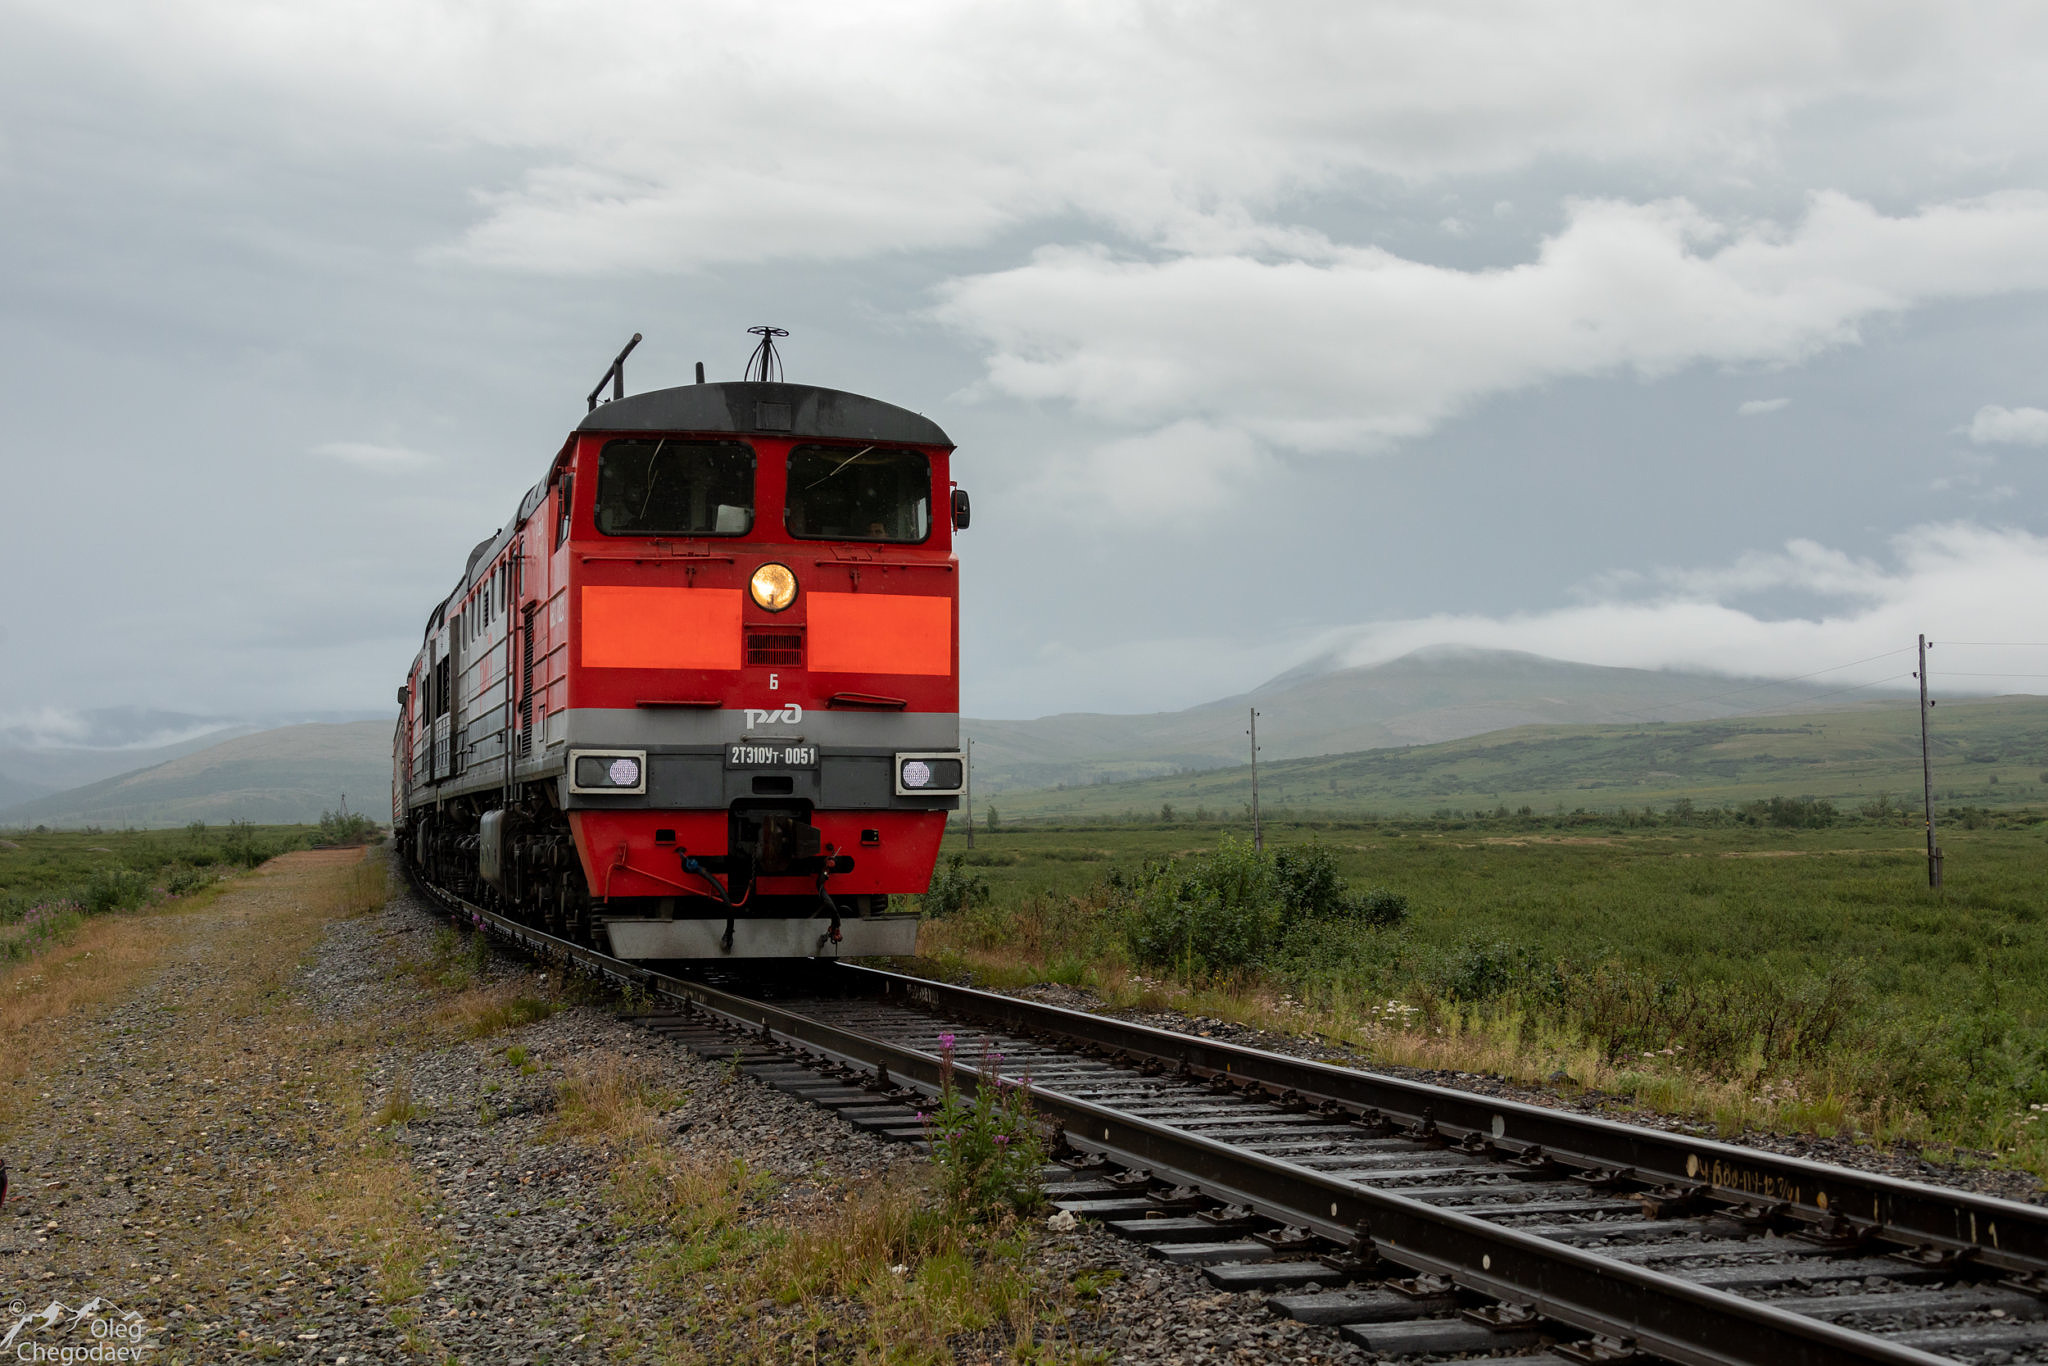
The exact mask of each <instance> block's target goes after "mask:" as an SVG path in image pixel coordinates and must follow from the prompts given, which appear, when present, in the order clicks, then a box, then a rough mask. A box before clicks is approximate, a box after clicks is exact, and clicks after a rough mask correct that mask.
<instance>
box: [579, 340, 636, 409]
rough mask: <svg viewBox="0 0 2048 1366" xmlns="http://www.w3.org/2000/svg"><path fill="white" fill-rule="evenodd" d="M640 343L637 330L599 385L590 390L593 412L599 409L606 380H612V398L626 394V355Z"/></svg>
mask: <svg viewBox="0 0 2048 1366" xmlns="http://www.w3.org/2000/svg"><path fill="white" fill-rule="evenodd" d="M639 344H640V334H639V333H638V332H635V333H634V334H633V340H631V341H629V342H627V343H626V349H625V350H623V351H621V352H619V355H618V359H617V360H614V361H613V362H612V364H611V368H610V369H609V370H607V371H605V372H604V378H603V379H600V380H599V381H598V382H597V387H596V388H595V389H592V390H591V391H590V411H591V412H593V413H594V412H596V411H597V396H598V395H599V394H601V393H603V392H604V386H605V383H606V381H610V383H611V386H612V400H617V399H622V398H624V397H625V396H626V357H628V356H630V355H632V354H633V348H634V347H636V346H638V345H639ZM608 401H611V400H608Z"/></svg>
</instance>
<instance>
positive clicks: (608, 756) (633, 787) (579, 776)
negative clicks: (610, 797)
mask: <svg viewBox="0 0 2048 1366" xmlns="http://www.w3.org/2000/svg"><path fill="white" fill-rule="evenodd" d="M569 790H570V791H571V792H608V793H617V794H625V793H631V794H634V795H640V794H644V793H645V792H646V791H647V755H646V754H645V752H641V751H636V752H634V753H630V754H621V753H619V752H618V751H617V750H611V751H606V750H577V751H575V752H573V753H571V754H570V756H569Z"/></svg>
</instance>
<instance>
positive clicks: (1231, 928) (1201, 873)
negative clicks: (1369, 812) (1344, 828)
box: [1105, 837, 1408, 981]
mask: <svg viewBox="0 0 2048 1366" xmlns="http://www.w3.org/2000/svg"><path fill="white" fill-rule="evenodd" d="M1105 885H1106V888H1107V890H1108V892H1109V895H1110V898H1111V900H1112V904H1116V903H1118V902H1119V901H1120V903H1121V914H1122V921H1123V929H1124V937H1125V940H1126V942H1127V944H1128V946H1129V949H1130V953H1131V957H1132V958H1133V959H1134V960H1135V961H1137V962H1139V963H1143V964H1146V965H1148V966H1153V967H1165V968H1172V969H1174V970H1176V971H1177V972H1178V973H1179V974H1180V975H1181V976H1182V977H1183V978H1185V979H1187V980H1190V981H1192V980H1194V979H1196V978H1200V977H1213V976H1217V975H1228V974H1231V973H1236V972H1242V971H1245V970H1248V969H1252V968H1257V967H1262V966H1267V965H1269V964H1271V963H1272V962H1273V961H1275V960H1276V958H1277V957H1279V956H1283V955H1282V946H1283V944H1284V945H1290V946H1291V948H1290V949H1289V950H1288V952H1291V953H1293V954H1294V955H1295V956H1299V955H1300V954H1301V953H1303V952H1305V951H1312V943H1311V942H1310V941H1312V940H1313V939H1314V938H1315V937H1316V936H1318V935H1322V934H1326V933H1327V932H1328V931H1330V930H1333V929H1335V928H1336V927H1338V926H1342V925H1366V926H1386V925H1392V924H1397V923H1399V921H1400V920H1401V919H1402V918H1403V917H1405V916H1406V915H1407V913H1408V900H1407V898H1406V897H1403V896H1401V895H1399V894H1398V893H1395V892H1389V891H1387V890H1386V889H1385V888H1377V887H1376V888H1374V889H1372V890H1371V891H1369V892H1366V893H1365V894H1363V895H1356V894H1354V893H1352V891H1351V890H1350V889H1349V887H1348V886H1346V884H1345V881H1344V878H1343V877H1342V875H1340V874H1339V873H1338V872H1337V860H1336V857H1335V856H1334V855H1333V854H1332V853H1331V852H1330V851H1329V850H1328V849H1326V848H1324V847H1323V846H1321V845H1318V844H1309V845H1303V846H1300V847H1298V848H1293V849H1282V850H1280V851H1279V852H1277V853H1270V854H1269V853H1264V852H1261V851H1259V850H1256V849H1254V848H1253V847H1252V846H1251V845H1250V844H1248V843H1246V842H1245V841H1243V840H1239V839H1232V838H1229V837H1226V838H1225V839H1224V840H1223V842H1222V843H1221V844H1220V845H1218V846H1217V848H1216V851H1215V852H1214V853H1212V854H1209V855H1206V856H1200V855H1198V856H1194V857H1189V858H1182V859H1176V860H1173V861H1172V862H1169V863H1165V864H1151V865H1148V866H1147V867H1146V868H1145V869H1143V870H1142V871H1141V872H1140V873H1139V874H1138V875H1137V876H1136V877H1135V878H1128V877H1123V876H1120V875H1114V874H1113V875H1112V876H1111V877H1110V878H1109V879H1108V880H1107V882H1106V884H1105Z"/></svg>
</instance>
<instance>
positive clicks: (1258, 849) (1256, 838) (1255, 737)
mask: <svg viewBox="0 0 2048 1366" xmlns="http://www.w3.org/2000/svg"><path fill="white" fill-rule="evenodd" d="M1251 712H1252V728H1251V729H1250V730H1249V731H1246V732H1245V733H1246V734H1247V735H1249V736H1251V737H1252V852H1253V853H1255V854H1259V853H1264V852H1265V849H1266V837H1265V835H1264V833H1263V832H1262V831H1261V830H1260V829H1259V709H1258V708H1257V707H1253V708H1252V709H1251Z"/></svg>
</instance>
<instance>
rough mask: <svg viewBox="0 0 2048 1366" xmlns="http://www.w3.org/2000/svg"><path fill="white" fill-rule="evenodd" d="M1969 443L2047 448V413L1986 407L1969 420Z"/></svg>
mask: <svg viewBox="0 0 2048 1366" xmlns="http://www.w3.org/2000/svg"><path fill="white" fill-rule="evenodd" d="M1970 440H1972V441H1974V442H1976V443H1977V444H1978V445H1980V446H1989V445H2005V446H2048V412H2044V411H2043V410H2042V409H2039V408H2000V407H1998V406H1997V405H1996V404H1986V405H1985V406H1984V407H1982V408H1979V409H1978V410H1977V415H1976V416H1975V417H1973V418H1971V419H1970Z"/></svg>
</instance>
